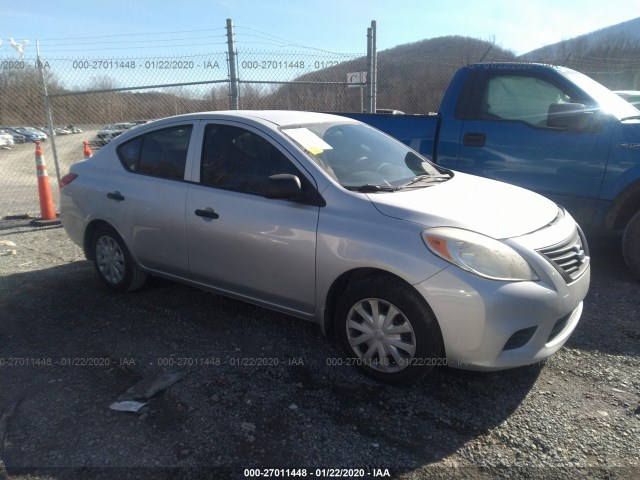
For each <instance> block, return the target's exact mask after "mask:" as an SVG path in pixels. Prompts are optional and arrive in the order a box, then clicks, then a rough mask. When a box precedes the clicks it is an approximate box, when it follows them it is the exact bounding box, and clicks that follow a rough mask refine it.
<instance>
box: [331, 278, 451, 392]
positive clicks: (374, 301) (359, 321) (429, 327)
mask: <svg viewBox="0 0 640 480" xmlns="http://www.w3.org/2000/svg"><path fill="white" fill-rule="evenodd" d="M358 307H361V308H358ZM374 308H376V309H378V311H379V312H380V314H379V315H378V318H379V319H380V320H379V321H380V322H381V323H383V324H384V325H387V327H384V326H380V325H378V326H377V327H373V329H374V330H375V331H372V332H368V333H367V334H365V333H363V331H362V330H360V328H363V327H364V328H365V329H369V328H372V327H370V326H369V325H373V324H372V323H371V320H365V319H364V318H363V316H362V312H364V313H365V314H367V316H368V314H371V313H372V312H373V309H374ZM391 308H395V309H396V310H397V313H396V312H392V311H391ZM390 312H391V316H390V317H389V313H390ZM371 316H372V317H373V315H371ZM382 317H384V318H382ZM387 317H388V320H387V321H385V318H387ZM387 322H388V324H387ZM353 327H356V328H353ZM409 327H410V330H412V331H411V332H409V331H408V330H409ZM335 328H336V334H337V337H338V340H339V342H340V344H341V346H342V348H343V349H344V350H345V352H346V353H347V355H348V356H349V357H350V358H352V359H353V363H354V364H356V365H358V366H359V367H360V368H361V369H362V370H363V371H364V373H366V374H367V375H369V376H370V377H373V378H374V379H376V380H378V381H381V382H385V383H391V384H395V385H408V384H411V383H415V382H417V381H418V380H421V379H422V378H423V377H424V376H425V375H427V374H428V373H429V372H430V371H431V370H432V369H433V367H434V366H436V365H443V364H446V361H445V360H444V358H443V352H444V348H443V343H442V333H441V331H440V327H439V326H438V322H437V321H436V319H435V316H434V315H433V313H432V311H431V309H430V308H429V306H428V305H427V303H426V302H425V301H424V299H423V298H422V297H420V296H419V295H418V293H417V292H416V291H414V290H413V287H411V285H409V284H406V283H404V282H402V281H401V280H399V279H397V278H394V277H387V276H375V277H366V278H363V279H360V280H358V281H356V282H354V283H353V284H352V285H350V286H349V288H348V289H347V291H346V292H345V293H344V294H343V295H342V297H341V298H340V299H339V300H338V304H337V308H336V318H335ZM392 329H393V331H391V330H392ZM401 331H403V332H404V333H399V332H401ZM361 335H364V337H362V336H361ZM371 335H373V336H371ZM359 337H360V338H359ZM365 337H366V338H370V339H371V341H370V342H367V343H366V344H365V341H362V343H360V345H355V346H353V345H352V342H358V341H361V340H362V339H363V338H365ZM390 341H391V342H395V343H396V345H398V342H402V344H403V346H402V347H400V348H396V345H391V346H389V345H388V344H387V342H390ZM381 344H384V346H383V347H382V348H383V350H382V352H384V354H383V355H380V353H381V351H380V350H378V345H381ZM405 345H406V347H405ZM405 348H406V349H407V350H404V349H405ZM411 349H413V353H411V352H409V351H408V350H411ZM392 350H395V354H392ZM385 354H386V355H385ZM382 357H384V359H383V360H382V361H381V360H380V359H381V358H382ZM398 358H399V360H400V361H398Z"/></svg>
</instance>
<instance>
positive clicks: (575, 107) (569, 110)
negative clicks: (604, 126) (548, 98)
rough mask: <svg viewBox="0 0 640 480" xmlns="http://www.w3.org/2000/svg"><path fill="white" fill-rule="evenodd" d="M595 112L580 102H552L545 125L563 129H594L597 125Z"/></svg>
mask: <svg viewBox="0 0 640 480" xmlns="http://www.w3.org/2000/svg"><path fill="white" fill-rule="evenodd" d="M597 113H598V112H597V111H594V110H591V109H589V110H588V109H587V108H586V107H585V106H584V105H583V104H582V103H552V104H551V105H549V115H548V116H547V126H548V127H552V128H561V129H563V130H589V131H592V130H596V129H597V128H598V126H599V122H598V118H597V117H598V114H597Z"/></svg>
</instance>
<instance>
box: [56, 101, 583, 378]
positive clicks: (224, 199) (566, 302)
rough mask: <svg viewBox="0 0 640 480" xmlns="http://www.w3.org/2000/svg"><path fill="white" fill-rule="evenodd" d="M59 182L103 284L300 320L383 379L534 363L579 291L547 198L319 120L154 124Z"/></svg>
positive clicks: (72, 231) (290, 116)
mask: <svg viewBox="0 0 640 480" xmlns="http://www.w3.org/2000/svg"><path fill="white" fill-rule="evenodd" d="M61 185H62V186H61V194H60V196H61V218H62V222H63V225H64V228H65V230H66V231H67V233H68V234H69V236H70V237H71V239H72V240H73V241H74V242H75V243H77V244H78V245H80V246H81V247H82V248H83V249H84V251H85V254H86V256H87V258H89V259H91V260H92V261H93V263H94V265H95V269H96V272H97V273H98V276H99V278H100V279H101V280H102V282H103V283H104V284H105V285H106V286H107V287H108V288H110V289H112V290H115V291H120V292H126V291H131V290H135V289H137V288H140V287H141V286H142V285H143V284H144V282H145V280H146V279H147V277H148V276H149V275H158V276H163V277H167V278H170V279H173V280H178V281H181V282H184V283H187V284H191V285H194V286H198V287H201V288H206V289H210V290H212V291H215V292H219V293H222V294H225V295H229V296H232V297H236V298H239V299H242V300H246V301H249V302H252V303H255V304H258V305H262V306H264V307H268V308H272V309H275V310H278V311H281V312H285V313H288V314H291V315H295V316H298V317H301V318H304V319H307V320H311V321H314V322H316V323H318V324H319V325H320V326H321V328H322V330H323V331H324V332H326V333H327V334H334V335H335V336H336V337H337V338H338V340H339V342H340V343H341V345H342V346H343V348H344V349H345V351H346V353H347V355H348V356H349V357H350V358H352V359H353V361H352V362H351V363H352V364H353V365H357V366H359V367H361V368H362V369H363V370H364V371H365V372H366V373H367V374H369V375H371V376H372V377H374V378H376V379H378V380H381V381H385V382H391V383H398V384H404V383H411V382H415V381H417V380H419V379H420V378H421V377H422V376H424V375H425V374H427V373H428V372H429V371H430V370H431V369H432V368H433V367H434V366H438V365H450V366H453V367H458V368H467V369H476V370H498V369H504V368H512V367H517V366H521V365H525V364H530V363H534V362H538V361H541V360H543V359H545V358H547V357H548V356H549V355H552V354H553V353H554V352H556V351H557V350H558V349H559V348H560V347H562V345H563V344H564V343H565V342H566V341H567V339H568V338H569V336H570V335H571V333H572V332H573V331H574V329H575V328H576V325H577V324H578V321H579V319H580V316H581V314H582V308H583V300H584V298H585V296H586V294H587V290H588V288H589V280H590V258H589V251H588V247H587V244H586V241H585V238H584V236H583V234H582V232H581V230H580V228H579V227H578V225H577V224H576V222H575V221H574V220H573V218H571V216H570V215H569V214H568V213H567V212H566V211H565V210H564V209H562V208H559V207H558V206H557V205H556V204H554V203H553V202H551V201H549V200H547V199H546V198H544V197H542V196H540V195H537V194H535V193H532V192H529V191H527V190H523V189H521V188H518V187H514V186H511V185H508V184H506V183H500V182H496V181H493V180H488V179H484V178H480V177H475V176H471V175H465V174H462V173H457V172H453V171H451V170H447V169H444V168H441V167H439V166H437V165H435V164H432V163H431V162H429V161H428V160H427V159H426V158H424V157H421V156H420V155H419V154H417V153H416V152H415V151H413V150H411V149H410V148H409V147H407V146H406V145H404V144H402V143H400V142H399V141H397V140H395V139H393V138H391V137H389V136H387V135H385V134H383V133H381V132H380V131H378V130H376V129H374V128H372V127H369V126H367V125H365V124H362V123H360V122H357V121H354V120H350V119H346V118H344V117H338V116H334V115H327V114H320V113H309V112H291V111H233V112H210V113H197V114H190V115H183V116H177V117H170V118H165V119H162V120H159V121H156V122H152V123H149V124H147V125H141V126H139V127H136V128H135V129H132V130H129V131H127V132H125V133H123V134H122V135H120V136H119V137H118V138H115V139H113V141H111V142H110V143H109V144H107V145H106V146H105V147H104V148H102V149H101V150H100V151H99V152H97V153H95V154H94V155H93V156H92V157H91V158H89V159H88V160H85V161H81V162H78V163H76V164H74V165H72V167H71V169H70V173H69V174H68V175H65V176H64V177H63V179H62V182H61ZM115 301H117V300H115ZM127 301H128V302H129V301H132V300H127ZM274 341H277V339H274Z"/></svg>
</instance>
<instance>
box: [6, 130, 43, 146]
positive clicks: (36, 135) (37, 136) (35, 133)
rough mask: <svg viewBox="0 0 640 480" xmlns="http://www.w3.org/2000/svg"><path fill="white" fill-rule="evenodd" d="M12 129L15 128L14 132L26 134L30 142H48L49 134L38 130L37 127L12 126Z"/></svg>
mask: <svg viewBox="0 0 640 480" xmlns="http://www.w3.org/2000/svg"><path fill="white" fill-rule="evenodd" d="M10 130H13V131H14V132H17V133H19V134H21V135H24V137H25V138H26V139H27V141H29V142H36V141H40V142H46V141H47V134H46V133H44V132H42V131H40V130H38V129H37V128H33V127H11V128H10Z"/></svg>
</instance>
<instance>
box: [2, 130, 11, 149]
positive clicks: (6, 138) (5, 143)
mask: <svg viewBox="0 0 640 480" xmlns="http://www.w3.org/2000/svg"><path fill="white" fill-rule="evenodd" d="M14 143H15V141H14V140H13V136H12V135H9V134H8V133H0V148H10V147H11V146H13V145H14Z"/></svg>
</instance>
